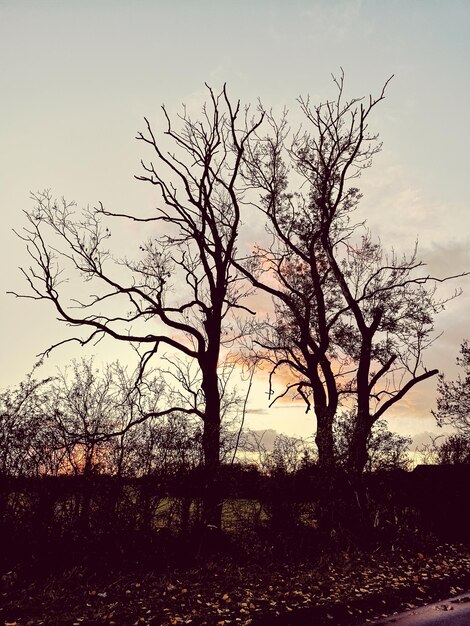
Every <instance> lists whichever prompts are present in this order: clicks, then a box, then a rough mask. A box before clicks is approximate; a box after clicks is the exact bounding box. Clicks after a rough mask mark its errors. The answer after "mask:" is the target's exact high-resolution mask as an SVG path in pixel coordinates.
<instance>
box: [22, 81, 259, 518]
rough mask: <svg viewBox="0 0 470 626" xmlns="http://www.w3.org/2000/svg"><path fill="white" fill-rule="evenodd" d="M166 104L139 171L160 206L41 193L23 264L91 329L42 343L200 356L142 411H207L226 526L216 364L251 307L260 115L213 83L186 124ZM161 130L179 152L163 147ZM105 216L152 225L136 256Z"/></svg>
mask: <svg viewBox="0 0 470 626" xmlns="http://www.w3.org/2000/svg"><path fill="white" fill-rule="evenodd" d="M163 112H164V115H165V118H166V122H167V128H166V131H165V133H164V135H165V136H166V139H165V138H164V137H157V135H156V134H154V132H153V130H152V128H151V125H150V123H149V122H148V121H147V120H145V122H146V131H145V132H144V133H139V135H138V137H137V139H138V140H140V141H142V142H143V143H144V144H146V145H147V146H148V147H150V149H151V150H152V153H153V157H154V159H155V162H150V163H144V162H142V167H143V174H142V175H140V176H137V177H136V178H137V179H138V180H142V181H144V182H148V183H150V184H151V185H153V186H154V188H155V190H156V192H157V208H156V209H155V212H154V214H153V215H149V216H148V217H141V216H139V215H137V214H120V213H119V214H118V213H114V212H111V211H105V210H104V208H103V207H102V206H101V205H100V207H99V208H98V209H91V210H90V209H89V210H86V211H84V212H82V214H81V215H77V214H76V213H75V209H74V206H73V204H71V203H67V202H66V201H62V202H56V201H54V200H53V199H52V198H51V196H50V194H49V193H47V192H46V193H42V194H37V195H35V196H34V199H35V202H36V207H35V209H34V210H33V211H31V212H29V214H27V217H28V220H29V226H28V227H27V228H26V229H25V230H24V231H23V233H22V234H21V235H20V236H21V238H22V239H23V240H24V242H25V243H26V246H27V249H28V251H29V253H30V255H31V257H32V259H33V262H34V265H33V267H32V268H31V269H29V270H27V269H25V270H23V273H24V275H25V277H26V279H27V281H28V283H29V287H30V293H29V294H27V295H26V296H23V297H28V298H32V299H36V300H47V301H49V302H51V303H52V305H53V306H54V307H55V310H56V312H57V313H58V316H59V319H61V320H63V321H65V322H66V323H67V324H68V325H69V326H71V327H72V328H75V329H79V330H82V331H83V330H85V331H86V330H87V329H88V330H89V331H90V332H89V334H85V335H75V336H74V337H73V338H69V339H66V340H65V341H61V342H58V344H55V345H54V346H52V347H51V348H49V350H47V351H46V353H47V352H49V351H50V350H51V349H53V348H54V347H56V346H57V345H61V344H63V343H66V342H68V341H78V342H79V343H80V344H81V345H85V344H88V343H90V342H95V341H97V340H98V339H100V338H102V337H103V336H105V335H107V336H109V337H112V338H114V339H116V340H118V341H122V342H126V343H130V344H132V345H133V346H135V347H136V349H138V350H139V349H140V352H139V356H140V368H141V371H142V372H144V371H145V369H146V368H147V365H148V363H149V361H150V360H151V359H152V358H153V357H154V356H155V355H156V354H157V352H158V351H159V350H160V349H161V348H167V349H168V350H171V351H174V352H176V354H179V355H180V357H186V358H187V359H189V360H194V361H195V362H196V363H197V365H198V368H199V372H198V376H197V378H196V379H195V381H194V382H195V386H191V388H190V389H186V391H187V392H188V393H187V394H186V395H185V403H184V404H182V405H179V406H174V405H173V406H170V407H168V409H164V410H159V411H156V412H153V411H150V412H149V413H147V415H145V416H143V417H144V418H145V417H151V416H155V417H159V416H160V417H163V416H165V415H167V414H168V413H170V412H177V413H179V414H187V415H196V416H198V417H199V418H200V419H201V420H202V422H203V425H204V427H203V441H202V446H203V451H204V464H205V469H206V473H205V475H206V495H205V506H204V511H203V520H204V522H205V523H207V524H212V525H216V526H219V525H220V515H221V507H220V503H219V495H218V492H217V484H216V482H217V481H216V479H217V473H218V469H219V464H220V457H219V448H220V424H221V394H222V386H221V384H220V383H221V381H220V376H219V373H220V369H219V368H220V362H221V358H222V354H221V351H222V350H223V349H224V347H228V346H230V345H231V344H232V343H233V341H234V339H235V338H236V336H237V334H238V331H237V329H236V327H235V328H233V329H232V326H231V320H230V316H232V315H233V312H234V310H235V309H237V308H239V309H243V308H244V307H243V305H242V304H241V300H242V298H243V296H244V295H245V287H244V286H243V285H242V284H241V282H240V279H239V277H238V275H237V272H236V271H235V269H234V267H233V264H232V258H233V255H234V251H235V246H236V241H237V236H238V231H239V226H240V202H241V200H242V197H243V194H242V193H241V191H240V185H239V175H240V167H241V163H242V161H243V155H244V152H245V149H246V145H247V143H248V142H249V140H250V137H251V135H252V134H253V133H254V132H255V130H256V129H257V128H258V127H259V125H260V124H261V121H262V119H263V115H262V114H261V115H260V116H259V118H258V120H255V121H250V120H249V118H248V113H247V112H246V111H245V114H243V113H242V115H240V103H239V102H237V103H236V104H235V105H232V103H231V102H230V100H229V98H228V97H227V93H226V91H225V88H224V89H223V91H222V93H220V94H219V95H215V94H214V93H213V92H212V90H210V89H209V103H208V104H207V105H206V106H204V108H203V111H202V117H201V120H200V121H193V120H192V119H191V117H190V116H189V114H188V113H187V112H186V110H184V111H183V113H182V114H181V115H180V122H181V130H179V131H178V130H175V128H174V127H173V125H172V122H171V120H170V117H169V115H168V113H167V111H166V109H165V108H164V107H163ZM166 140H168V143H169V144H171V146H172V147H171V148H170V150H174V152H171V151H170V152H169V151H167V144H166V143H165V141H166ZM105 217H113V218H124V219H128V220H131V221H135V222H139V223H141V224H147V225H148V227H149V239H148V240H147V242H145V243H143V244H142V245H141V246H140V253H141V255H140V259H139V260H137V261H132V260H129V259H121V260H117V259H114V258H113V257H112V256H111V253H110V252H109V250H108V249H107V247H106V246H107V242H108V239H109V237H110V235H111V234H110V231H109V230H108V228H107V227H105V225H104V222H103V220H104V218H105ZM69 272H70V275H72V276H75V277H77V278H79V279H81V280H82V281H84V283H85V285H86V284H89V286H90V292H91V293H92V294H93V295H90V296H88V297H86V296H84V297H83V299H81V300H80V301H78V299H77V298H75V296H74V295H72V296H70V294H69V293H68V291H67V289H66V288H65V286H64V278H65V276H66V275H67V276H68V275H69ZM91 290H93V291H91ZM149 320H153V321H154V323H153V325H152V327H150V325H149V323H148V322H149ZM146 322H147V323H146ZM157 328H158V330H157ZM170 358H171V357H170Z"/></svg>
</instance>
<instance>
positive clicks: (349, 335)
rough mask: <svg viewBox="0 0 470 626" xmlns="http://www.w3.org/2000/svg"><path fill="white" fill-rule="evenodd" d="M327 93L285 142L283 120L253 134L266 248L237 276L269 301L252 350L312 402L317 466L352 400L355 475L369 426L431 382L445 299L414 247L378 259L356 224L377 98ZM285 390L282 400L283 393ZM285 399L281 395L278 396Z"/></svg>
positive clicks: (326, 460)
mask: <svg viewBox="0 0 470 626" xmlns="http://www.w3.org/2000/svg"><path fill="white" fill-rule="evenodd" d="M334 80H335V84H336V90H337V93H336V97H335V98H334V99H333V100H331V101H326V102H323V103H320V104H319V105H316V106H313V105H312V104H311V103H310V101H309V100H308V99H299V103H300V106H301V110H302V112H303V114H304V117H305V120H306V129H305V130H302V131H299V132H297V133H295V134H294V135H293V136H292V135H291V134H290V131H289V128H288V124H287V119H286V117H284V118H283V119H282V120H281V121H280V122H278V121H276V119H275V118H274V117H273V116H271V115H268V116H267V119H268V121H269V123H270V133H269V135H268V136H261V135H258V137H257V138H258V142H257V143H254V142H253V143H252V144H251V145H250V148H251V150H250V152H249V154H247V156H246V168H245V175H246V178H247V180H248V182H249V184H250V185H251V186H252V187H253V188H254V189H255V190H257V191H258V192H259V193H260V197H261V200H260V201H259V202H254V203H255V204H257V206H258V208H259V209H260V210H261V211H262V212H263V213H264V214H265V216H266V218H267V225H268V230H269V232H270V233H271V234H272V237H273V244H272V245H271V247H268V248H266V247H265V248H257V249H256V250H255V252H254V253H253V254H252V255H251V257H250V258H249V259H247V260H245V262H244V263H243V262H241V263H240V269H241V271H243V272H244V273H245V275H247V276H248V277H249V278H250V279H251V280H252V282H253V283H254V284H255V285H256V286H257V287H259V288H261V289H264V290H265V291H267V292H268V293H270V294H271V295H273V296H274V298H275V301H276V305H275V307H276V309H275V312H276V315H275V319H274V321H271V322H269V321H268V322H267V324H265V328H264V329H262V332H261V338H258V340H257V341H258V344H260V346H261V349H263V350H265V351H266V358H267V359H268V360H270V361H271V363H272V374H274V373H276V372H277V371H278V370H279V368H281V367H285V368H287V369H288V372H289V376H290V380H291V382H290V383H289V384H288V386H287V389H286V392H289V391H295V392H296V393H297V394H298V395H300V396H301V397H302V398H303V399H304V400H305V402H306V404H307V410H308V409H309V408H310V406H311V405H313V408H314V411H315V414H316V418H317V434H316V443H317V446H318V453H319V463H320V465H321V466H323V467H324V468H332V467H335V466H336V463H337V460H336V459H335V451H334V437H333V420H334V415H335V414H336V412H337V409H338V406H339V405H340V404H341V403H346V404H347V403H348V400H347V398H350V400H349V403H353V404H354V406H355V407H356V408H357V410H356V411H355V412H354V413H353V414H352V415H353V420H354V425H353V428H352V436H351V439H350V445H349V467H350V469H352V470H354V472H356V473H359V474H360V473H361V472H362V470H363V469H364V467H365V465H366V462H367V441H368V440H369V439H370V434H371V429H372V426H373V425H374V424H375V423H376V422H377V420H378V419H379V418H381V417H382V416H383V415H384V413H385V412H386V411H387V410H388V409H389V408H390V407H391V406H393V405H394V404H395V403H396V402H398V401H399V400H401V399H402V398H403V397H404V396H405V394H406V393H408V392H409V391H410V389H412V388H413V387H414V386H415V385H416V384H418V383H420V382H421V381H423V380H425V379H427V378H429V377H431V376H434V375H436V374H437V370H436V369H433V370H427V369H426V367H425V366H424V363H423V360H422V355H423V352H424V351H425V349H426V348H427V347H428V346H429V345H430V343H431V342H432V340H433V337H434V335H433V319H434V316H435V314H437V313H438V312H439V311H441V310H442V309H443V307H444V304H445V299H444V300H440V299H438V298H437V296H436V288H437V285H438V283H439V282H442V281H443V280H449V278H450V277H446V278H444V279H440V278H434V277H432V276H430V275H429V274H427V273H426V272H425V269H424V263H423V262H422V261H420V260H419V259H418V257H417V250H416V249H415V250H414V251H413V252H412V253H411V254H410V255H408V256H403V257H399V256H398V255H397V254H395V253H394V252H393V251H392V252H391V253H390V254H387V253H386V252H385V251H384V249H383V247H382V246H381V244H380V242H378V241H374V240H373V238H372V236H371V234H370V233H369V231H368V230H367V229H366V227H365V224H364V223H362V222H360V223H357V222H355V221H354V211H355V209H356V208H357V206H358V204H359V202H360V200H361V193H360V191H359V189H358V188H357V187H356V186H355V184H354V181H355V180H356V179H357V178H358V177H359V176H360V174H361V173H362V171H363V170H364V169H365V168H368V167H369V166H370V165H371V163H372V159H373V157H374V155H376V154H377V152H378V151H379V150H380V149H381V144H380V143H379V142H378V136H377V135H376V134H372V133H370V131H369V130H368V123H369V117H370V116H371V114H372V112H373V111H374V109H375V108H376V106H377V105H378V104H379V103H380V102H381V101H382V100H383V99H384V97H385V89H386V87H387V84H388V82H389V81H387V83H386V84H385V86H384V87H383V89H382V91H381V93H380V94H379V95H378V97H376V98H373V97H372V96H371V97H369V99H368V100H364V99H360V98H359V99H353V100H349V101H347V100H345V99H344V94H343V91H344V77H343V75H341V77H340V78H339V79H334ZM286 392H285V393H286ZM282 395H284V394H282Z"/></svg>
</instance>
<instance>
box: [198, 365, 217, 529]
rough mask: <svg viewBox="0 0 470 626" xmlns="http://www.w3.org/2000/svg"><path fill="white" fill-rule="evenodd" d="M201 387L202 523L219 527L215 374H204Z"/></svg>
mask: <svg viewBox="0 0 470 626" xmlns="http://www.w3.org/2000/svg"><path fill="white" fill-rule="evenodd" d="M202 388H203V391H204V394H205V400H206V410H205V416H204V432H203V435H202V446H203V452H204V485H203V489H204V493H203V503H202V520H201V521H202V523H203V525H205V526H215V527H216V528H220V527H221V522H222V502H221V495H220V484H219V473H220V397H219V388H218V379H217V374H215V376H207V375H206V376H204V378H203V383H202Z"/></svg>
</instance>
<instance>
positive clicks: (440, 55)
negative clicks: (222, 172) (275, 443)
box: [0, 0, 470, 439]
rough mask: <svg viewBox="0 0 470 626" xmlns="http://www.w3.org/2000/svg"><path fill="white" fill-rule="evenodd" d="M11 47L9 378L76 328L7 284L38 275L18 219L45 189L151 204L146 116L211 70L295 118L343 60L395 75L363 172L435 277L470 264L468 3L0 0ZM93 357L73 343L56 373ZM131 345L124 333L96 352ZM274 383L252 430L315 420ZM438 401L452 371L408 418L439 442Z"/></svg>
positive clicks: (6, 235)
mask: <svg viewBox="0 0 470 626" xmlns="http://www.w3.org/2000/svg"><path fill="white" fill-rule="evenodd" d="M0 59H1V61H0V94H1V97H0V113H1V115H0V145H1V150H0V210H1V215H2V228H1V229H0V255H1V268H2V270H1V275H0V316H1V324H0V340H1V346H2V350H1V357H0V358H1V364H0V368H1V370H0V374H1V375H0V387H1V388H4V387H6V386H8V385H14V384H16V383H18V382H19V381H20V380H21V379H22V378H23V377H24V376H25V375H26V373H27V372H28V371H29V370H30V369H31V367H32V365H33V363H34V362H35V360H36V359H35V355H37V354H38V353H39V352H41V351H42V350H44V349H46V348H47V347H48V346H49V345H50V344H51V343H54V342H55V341H57V339H60V338H61V337H63V333H64V329H63V325H61V324H59V323H58V322H57V321H56V319H55V315H54V312H53V311H52V310H51V308H50V307H49V306H47V303H34V302H31V301H28V300H17V299H15V298H14V297H13V296H11V295H7V293H6V292H7V291H21V290H22V289H23V287H24V282H23V280H22V276H21V273H20V271H19V269H18V267H20V266H28V257H27V254H26V252H25V250H24V246H23V244H22V242H21V241H20V240H19V239H18V238H17V237H16V236H15V235H14V233H13V229H15V230H21V228H22V227H23V226H24V225H25V219H24V215H23V211H24V210H31V209H32V208H33V206H34V204H33V203H32V201H31V200H30V192H36V191H41V190H44V189H46V188H47V189H51V192H52V195H54V196H57V197H62V196H64V197H65V198H67V199H68V200H74V201H76V202H77V204H78V205H79V206H87V205H90V206H95V205H96V204H97V203H98V201H102V202H103V204H104V205H105V206H106V207H107V208H109V209H110V210H114V211H116V212H119V211H126V212H129V211H132V210H134V209H135V210H137V209H138V210H139V211H141V210H142V207H144V210H145V207H151V206H152V202H153V200H154V198H153V196H152V190H151V189H149V188H148V187H147V186H145V185H143V184H142V183H140V182H139V181H136V180H135V179H134V174H138V173H139V163H140V159H141V158H142V157H143V156H145V155H143V154H142V145H141V144H140V143H139V142H137V141H136V140H135V136H136V134H137V132H138V131H139V130H143V129H144V122H143V117H144V116H146V117H148V118H149V120H150V121H151V122H152V125H153V127H154V128H155V129H159V128H163V124H164V121H163V119H162V114H161V109H160V106H161V104H163V103H165V105H166V106H167V108H168V111H169V112H170V113H173V114H174V113H176V112H177V111H178V110H179V107H180V105H181V103H185V104H187V105H188V106H189V108H190V110H195V111H197V109H198V108H199V107H200V105H201V103H202V102H203V101H204V98H205V96H206V93H207V92H206V89H205V87H204V83H208V84H210V85H211V86H212V87H214V89H216V90H217V89H220V88H221V87H222V85H223V84H224V83H227V87H228V91H229V94H230V95H231V97H232V98H235V99H236V98H240V99H241V101H242V102H243V103H252V104H254V105H255V104H256V102H257V99H258V98H260V99H261V101H262V102H263V104H264V105H265V106H268V107H273V109H274V110H280V109H281V108H282V107H283V106H287V108H288V109H289V111H290V115H291V119H292V120H293V121H294V122H295V121H297V120H300V113H299V110H298V105H297V102H296V99H297V97H298V96H299V95H303V96H306V95H310V97H311V99H312V100H313V101H314V102H319V101H323V100H325V99H326V98H328V97H331V95H332V94H334V87H333V83H332V79H331V74H332V73H334V74H338V73H339V72H340V68H341V67H342V68H343V69H344V72H345V77H346V94H347V96H349V97H353V96H363V95H368V94H369V93H372V94H377V93H379V92H380V90H381V88H382V85H383V84H384V83H385V81H386V80H387V79H388V78H389V77H390V76H391V75H392V74H393V75H394V78H393V80H392V81H391V83H390V85H389V88H388V90H387V94H386V99H385V101H384V102H383V103H381V104H380V106H379V107H378V108H377V109H376V111H375V113H374V117H373V122H372V127H373V130H374V131H377V132H379V133H380V138H381V141H383V150H382V152H381V153H380V154H379V155H378V156H377V157H376V160H375V162H374V165H373V167H372V168H371V169H370V170H368V171H367V173H366V174H365V175H364V177H363V179H361V189H362V191H363V193H364V199H363V202H362V208H361V211H362V212H363V213H364V215H366V216H367V220H368V224H369V225H370V228H371V230H372V232H373V233H374V234H376V235H378V236H380V238H381V241H382V243H383V245H384V246H385V247H386V248H390V247H394V248H395V249H396V250H407V249H408V250H409V249H410V248H412V246H413V245H414V242H415V240H416V239H417V238H419V242H420V251H421V256H422V258H423V259H424V260H425V261H426V262H427V263H428V264H429V267H430V271H431V272H432V273H434V274H438V275H445V274H455V273H458V272H462V271H464V270H470V245H469V243H470V242H469V238H470V207H469V199H468V198H469V193H468V191H469V171H470V167H469V166H470V157H469V150H468V146H469V145H470V130H469V128H470V125H469V124H468V111H469V109H470V80H469V79H470V75H469V74H470V2H469V1H468V0H448V1H447V2H445V3H444V2H440V1H437V0H436V1H434V0H403V1H402V0H346V1H339V0H325V1H319V0H291V1H290V2H289V3H287V2H284V0H270V1H267V0H256V1H255V0H251V1H248V0H237V2H235V1H228V0H225V1H224V0H217V1H216V0H214V1H210V0H198V1H197V2H194V1H190V0H179V1H171V2H170V1H169V0H167V1H163V0H160V1H159V0H154V1H150V0H134V1H132V2H131V1H130V0H126V1H124V0H112V1H111V0H94V1H87V0H80V1H78V0H77V1H76V0H66V1H62V2H59V1H56V2H53V1H48V0H39V1H24V0H11V1H10V0H0ZM133 234H134V235H136V236H137V235H138V234H139V233H137V232H134V233H133ZM142 236H143V238H144V237H145V234H144V233H142ZM138 243H139V241H138V240H136V241H135V242H132V245H135V246H136V247H137V246H138ZM132 245H131V242H130V241H128V238H127V236H126V237H122V246H123V247H127V246H129V248H131V247H132ZM456 286H457V287H461V288H462V289H463V290H464V293H463V295H462V296H461V297H460V298H458V299H457V300H455V301H453V302H452V303H451V304H450V305H449V306H448V308H447V310H446V312H445V313H443V314H442V315H440V316H439V318H438V320H437V323H436V328H437V330H438V331H439V332H442V333H443V334H442V336H441V337H440V338H439V340H438V341H436V343H435V344H434V346H433V347H432V349H430V351H429V354H428V357H427V359H426V364H427V365H428V367H429V368H433V367H437V368H439V369H440V370H441V371H445V372H446V373H448V374H449V375H450V376H452V375H455V374H456V368H455V358H456V356H457V354H458V350H459V345H460V343H461V341H462V340H463V339H464V338H465V337H468V336H469V332H468V312H469V309H470V307H469V304H470V280H469V279H462V280H460V281H459V282H458V283H457V285H456ZM81 355H82V353H81V352H80V350H79V348H78V347H75V348H73V349H72V348H70V347H68V348H63V349H60V350H58V351H57V352H55V353H53V355H52V356H51V357H50V358H49V359H48V362H47V363H46V364H45V366H44V368H45V369H44V371H45V372H49V371H51V372H52V371H55V368H56V367H58V366H59V367H61V366H64V365H65V364H66V363H67V362H68V361H69V360H70V359H71V358H74V357H76V358H80V356H81ZM118 356H120V353H119V350H118V348H117V347H116V346H113V345H111V344H106V347H105V348H103V349H102V350H101V352H99V353H98V354H97V357H98V359H101V360H103V362H105V361H111V360H113V359H114V358H116V357H118ZM266 391H267V389H266V386H265V383H264V382H263V381H262V380H259V381H258V382H257V383H256V385H255V388H254V393H253V395H252V398H251V400H250V405H249V407H250V412H249V415H248V423H249V425H250V426H251V427H252V428H256V429H264V428H274V429H275V430H277V431H279V432H287V433H288V434H295V435H300V436H308V435H309V434H311V432H312V418H311V416H309V415H305V412H304V407H303V406H302V405H292V404H290V405H287V404H284V405H282V406H279V407H278V408H274V409H268V408H267V396H266ZM434 402H435V381H431V382H428V383H426V384H424V385H421V386H420V387H418V388H416V390H415V391H414V392H413V393H412V394H409V395H408V396H407V397H406V398H405V399H404V400H403V401H402V402H401V403H400V405H399V406H397V407H396V408H395V409H394V410H393V413H392V414H391V415H390V416H389V420H388V421H389V424H390V426H391V428H392V429H393V430H396V431H398V432H401V433H403V434H406V435H414V436H416V438H417V439H419V438H420V437H421V439H422V438H423V433H425V432H431V431H435V430H436V426H435V421H434V418H433V417H432V415H431V413H430V411H431V409H432V408H433V406H434Z"/></svg>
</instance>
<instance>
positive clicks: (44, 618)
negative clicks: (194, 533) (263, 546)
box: [0, 545, 470, 626]
mask: <svg viewBox="0 0 470 626" xmlns="http://www.w3.org/2000/svg"><path fill="white" fill-rule="evenodd" d="M468 588H470V546H468V545H467V546H466V545H439V546H434V547H433V548H432V549H430V548H428V549H427V550H426V551H423V552H414V551H399V552H397V551H395V552H393V551H389V552H388V553H384V552H379V551H377V552H375V553H373V554H369V555H364V554H362V555H361V554H356V555H350V554H347V553H342V554H341V555H337V557H336V559H335V560H334V562H329V563H328V562H326V561H325V560H324V561H323V562H322V561H321V560H320V561H319V562H317V563H316V564H315V565H314V566H313V565H312V564H309V563H306V562H304V563H296V564H292V563H291V564H282V563H277V564H276V563H271V564H270V565H269V567H267V566H263V565H261V564H255V563H249V564H244V565H235V564H234V562H233V559H232V560H228V559H227V560H224V559H222V560H216V559H213V560H211V561H208V562H206V563H204V564H200V565H199V566H197V567H192V568H189V569H178V570H174V569H173V570H167V571H165V572H158V573H156V572H151V571H146V572H143V571H141V572H139V571H135V570H134V571H132V570H130V569H127V571H126V572H125V573H124V572H123V571H120V572H116V571H114V572H111V571H108V572H103V571H101V572H100V573H97V572H94V573H92V572H90V571H89V570H85V569H84V568H79V567H76V568H74V569H71V570H69V571H66V572H62V573H61V574H60V575H58V574H57V573H56V574H55V575H48V576H45V577H43V578H42V579H41V580H38V579H36V580H28V579H27V577H25V578H23V579H22V576H21V574H18V573H17V572H16V571H14V570H13V571H11V572H6V573H5V574H4V575H3V577H2V592H1V593H2V596H1V597H2V600H1V608H0V624H4V625H5V626H8V625H13V624H14V625H17V626H33V625H36V624H37V625H39V624H47V625H48V626H49V625H50V626H53V625H61V626H66V625H67V626H87V625H88V626H91V625H93V624H97V625H98V624H107V625H109V626H113V625H129V626H130V625H135V626H139V625H141V626H145V625H149V626H157V625H160V624H161V625H168V626H176V625H179V624H192V625H193V626H202V625H204V624H207V625H214V626H231V625H240V626H247V625H248V624H251V625H252V626H262V625H266V626H267V625H268V624H269V625H271V624H273V625H275V624H279V626H281V625H283V626H284V625H288V624H305V623H315V624H319V625H320V624H335V625H339V624H351V625H352V624H362V623H365V622H367V621H368V620H372V619H373V618H377V617H380V616H381V615H384V614H387V613H390V612H391V611H394V610H403V609H406V608H407V607H409V608H410V607H414V606H418V605H421V604H425V603H426V602H429V601H431V600H438V599H443V598H445V597H447V596H449V595H452V594H459V593H462V592H463V591H467V589H468Z"/></svg>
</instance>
